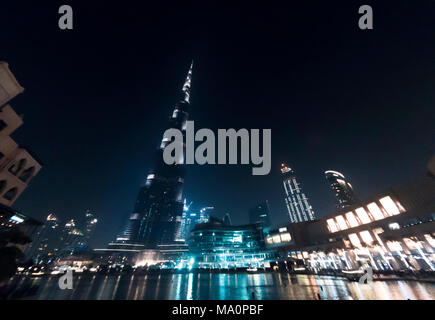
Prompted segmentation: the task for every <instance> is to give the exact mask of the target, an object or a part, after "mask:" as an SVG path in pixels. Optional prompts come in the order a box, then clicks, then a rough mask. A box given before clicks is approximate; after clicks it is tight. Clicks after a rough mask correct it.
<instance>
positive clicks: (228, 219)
mask: <svg viewBox="0 0 435 320" xmlns="http://www.w3.org/2000/svg"><path fill="white" fill-rule="evenodd" d="M223 221H224V225H226V226H231V225H233V223H232V222H231V216H230V214H229V212H227V213H225V215H224V219H223Z"/></svg>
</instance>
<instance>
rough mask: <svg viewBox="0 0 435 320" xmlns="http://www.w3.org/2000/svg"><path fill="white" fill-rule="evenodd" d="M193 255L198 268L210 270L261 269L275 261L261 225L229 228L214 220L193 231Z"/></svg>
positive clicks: (191, 247) (190, 246) (191, 243)
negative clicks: (268, 250)
mask: <svg viewBox="0 0 435 320" xmlns="http://www.w3.org/2000/svg"><path fill="white" fill-rule="evenodd" d="M189 253H190V255H191V257H192V259H193V260H194V264H193V266H194V267H196V268H207V269H234V268H250V267H251V268H258V267H263V264H264V263H265V262H267V261H269V260H270V259H272V258H273V257H272V256H271V253H269V252H267V251H266V250H265V245H264V237H263V227H262V225H261V224H250V225H243V226H228V225H225V224H224V222H223V221H222V220H220V219H217V218H214V217H211V218H210V221H209V222H208V223H202V224H198V225H196V227H195V228H194V229H193V230H192V233H191V241H190V243H189Z"/></svg>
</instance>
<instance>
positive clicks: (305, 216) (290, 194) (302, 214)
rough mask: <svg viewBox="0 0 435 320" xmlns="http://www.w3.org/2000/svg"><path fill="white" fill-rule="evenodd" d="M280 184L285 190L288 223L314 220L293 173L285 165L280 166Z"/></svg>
mask: <svg viewBox="0 0 435 320" xmlns="http://www.w3.org/2000/svg"><path fill="white" fill-rule="evenodd" d="M281 174H282V179H283V180H282V182H283V184H284V190H285V203H286V206H287V210H288V214H289V217H290V222H292V223H296V222H303V221H311V220H314V211H313V208H312V207H311V205H310V204H309V202H308V198H307V197H306V196H305V193H303V192H302V188H301V185H300V184H299V183H298V181H297V180H296V175H295V173H294V171H293V170H292V169H291V168H289V167H288V166H287V165H286V164H284V163H283V164H282V165H281Z"/></svg>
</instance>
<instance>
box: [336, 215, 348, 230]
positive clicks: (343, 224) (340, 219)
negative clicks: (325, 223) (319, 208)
mask: <svg viewBox="0 0 435 320" xmlns="http://www.w3.org/2000/svg"><path fill="white" fill-rule="evenodd" d="M335 221H337V223H338V226H339V227H340V230H346V229H347V224H346V220H344V218H343V216H336V217H335Z"/></svg>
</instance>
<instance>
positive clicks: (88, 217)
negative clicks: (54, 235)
mask: <svg viewBox="0 0 435 320" xmlns="http://www.w3.org/2000/svg"><path fill="white" fill-rule="evenodd" d="M97 222H98V219H96V218H95V216H94V214H93V213H91V211H90V210H86V212H85V217H84V219H83V222H82V228H81V229H82V232H83V238H82V239H81V241H80V243H79V244H81V245H88V244H89V239H90V238H91V236H92V233H93V232H94V229H95V226H96V225H97Z"/></svg>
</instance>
